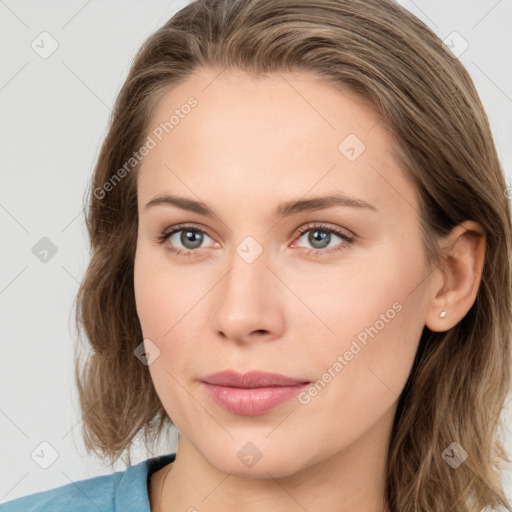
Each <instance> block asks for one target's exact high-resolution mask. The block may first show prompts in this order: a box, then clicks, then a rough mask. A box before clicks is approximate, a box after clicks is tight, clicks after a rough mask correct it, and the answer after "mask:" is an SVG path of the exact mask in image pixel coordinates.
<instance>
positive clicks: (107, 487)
mask: <svg viewBox="0 0 512 512" xmlns="http://www.w3.org/2000/svg"><path fill="white" fill-rule="evenodd" d="M174 458H175V454H168V455H162V456H159V457H153V458H151V459H147V460H145V461H142V462H140V463H139V464H136V465H135V466H130V467H129V468H128V469H126V470H124V471H117V472H115V473H113V474H111V475H104V476H96V477H93V478H88V479H85V480H80V481H78V482H72V483H69V484H66V485H63V486H61V487H56V488H54V489H50V490H47V491H42V492H38V493H35V494H30V495H28V496H23V497H21V498H16V499H14V500H11V501H8V502H6V503H2V504H0V512H70V511H73V512H97V511H98V510H101V511H102V512H121V511H123V512H130V511H132V510H133V511H137V512H146V511H147V512H149V499H148V488H147V480H148V476H149V475H150V474H151V473H153V472H155V471H157V470H158V469H160V468H161V467H163V466H165V465H167V464H169V463H170V462H172V461H173V460H174Z"/></svg>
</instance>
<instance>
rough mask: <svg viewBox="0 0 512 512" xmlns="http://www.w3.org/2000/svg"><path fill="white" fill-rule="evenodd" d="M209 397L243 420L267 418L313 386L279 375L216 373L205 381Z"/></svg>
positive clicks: (259, 372)
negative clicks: (244, 417) (251, 417)
mask: <svg viewBox="0 0 512 512" xmlns="http://www.w3.org/2000/svg"><path fill="white" fill-rule="evenodd" d="M202 383H203V386H204V388H205V390H206V392H207V393H208V395H209V397H210V398H211V399H212V400H213V401H214V402H215V403H216V404H217V405H219V406H220V407H222V408H223V409H224V410H226V411H228V412H231V413H233V414H240V415H243V416H257V415H259V414H264V413H266V412H268V411H270V410H271V409H273V408H274V407H277V406H278V405H279V404H281V403H283V402H285V401H286V400H289V399H290V398H292V397H294V396H296V395H297V394H298V393H299V392H300V391H301V390H302V389H303V388H304V387H306V386H308V385H309V384H310V382H309V381H307V380H305V379H293V378H290V377H287V376H285V375H280V374H278V373H268V372H262V371H250V372H248V373H245V374H240V373H237V372H235V371H233V370H225V371H222V372H218V373H213V374H211V375H208V376H207V377H205V378H204V379H202Z"/></svg>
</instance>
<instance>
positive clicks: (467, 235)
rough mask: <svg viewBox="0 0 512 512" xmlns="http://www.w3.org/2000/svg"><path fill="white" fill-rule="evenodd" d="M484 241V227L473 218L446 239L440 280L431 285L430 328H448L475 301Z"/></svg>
mask: <svg viewBox="0 0 512 512" xmlns="http://www.w3.org/2000/svg"><path fill="white" fill-rule="evenodd" d="M485 241H486V238H485V232H484V230H483V228H482V227H481V226H480V224H478V223H476V222H473V221H465V222H463V223H461V224H459V225H458V226H456V227H455V228H454V229H453V230H452V232H451V233H450V235H448V236H447V237H446V239H445V240H443V242H442V244H441V247H442V251H443V256H442V268H441V269H438V270H437V274H438V279H437V280H436V281H437V283H436V284H435V285H434V286H433V287H432V298H431V300H430V305H429V308H428V311H427V316H426V318H425V325H426V326H427V327H428V328H429V329H430V330H431V331H434V332H442V331H447V330H448V329H450V328H451V327H453V326H454V325H456V324H457V323H458V322H459V321H460V320H462V318H464V316H465V315H466V313H467V312H468V311H469V309H470V308H471V306H472V305H473V303H474V302H475V299H476V295H477V293H478V288H479V286H480V281H481V275H482V269H483V265H484V260H485ZM440 275H441V276H442V277H441V279H439V277H440ZM439 281H441V282H442V284H441V286H439ZM436 286H437V289H436ZM443 311H444V312H445V313H444V315H443Z"/></svg>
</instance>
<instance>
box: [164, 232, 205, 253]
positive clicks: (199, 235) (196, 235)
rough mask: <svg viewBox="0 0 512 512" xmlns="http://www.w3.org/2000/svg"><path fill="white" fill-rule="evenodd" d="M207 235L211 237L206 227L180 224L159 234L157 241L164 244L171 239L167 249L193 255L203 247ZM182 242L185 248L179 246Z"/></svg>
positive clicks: (166, 246)
mask: <svg viewBox="0 0 512 512" xmlns="http://www.w3.org/2000/svg"><path fill="white" fill-rule="evenodd" d="M205 237H207V238H210V239H211V237H210V236H209V235H208V233H207V232H206V231H205V230H204V229H200V228H198V227H196V226H192V225H178V226H174V227H173V228H172V229H171V230H168V231H166V232H164V233H162V234H161V235H159V236H158V238H157V242H158V243H160V244H163V243H164V242H166V241H167V240H169V241H170V242H171V243H170V244H166V245H165V249H166V250H167V251H169V252H172V253H174V254H179V255H182V256H192V254H193V253H195V252H197V250H196V249H199V248H201V245H202V243H203V242H204V240H205ZM180 244H181V245H182V246H183V247H184V248H183V249H182V248H180V247H179V245H180ZM176 245H178V247H176Z"/></svg>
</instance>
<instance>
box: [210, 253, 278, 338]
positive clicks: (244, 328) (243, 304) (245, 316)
mask: <svg viewBox="0 0 512 512" xmlns="http://www.w3.org/2000/svg"><path fill="white" fill-rule="evenodd" d="M215 288H216V291H215V293H216V295H215V301H214V302H215V304H216V306H215V308H216V309H215V313H214V320H213V322H214V329H215V331H216V332H217V334H218V335H219V336H222V337H223V338H225V339H229V340H232V341H235V342H237V343H249V342H253V341H257V340H267V341H270V340H272V339H276V338H279V337H281V336H282V334H283V330H284V324H285V321H284V311H283V303H282V297H283V293H284V291H283V288H284V286H283V284H282V283H281V282H280V281H279V279H278V278H277V277H276V275H275V270H274V269H272V271H271V270H270V269H269V268H268V258H267V257H266V253H265V252H263V253H262V254H261V255H260V256H259V257H258V258H256V260H255V261H252V262H251V263H248V262H247V261H245V260H244V259H243V258H242V257H240V256H239V255H238V254H237V253H235V254H234V256H233V258H232V260H231V269H230V271H229V272H227V274H226V275H225V277H224V278H223V279H222V280H221V282H220V283H219V284H218V285H217V286H216V287H215Z"/></svg>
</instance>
